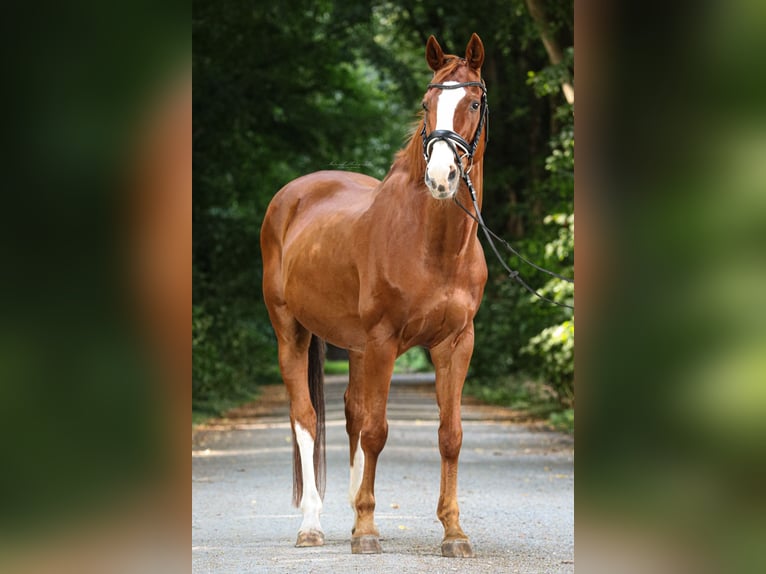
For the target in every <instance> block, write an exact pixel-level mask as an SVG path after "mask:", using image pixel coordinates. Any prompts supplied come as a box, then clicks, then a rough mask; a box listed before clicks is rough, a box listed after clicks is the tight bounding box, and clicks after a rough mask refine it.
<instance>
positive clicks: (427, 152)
mask: <svg viewBox="0 0 766 574" xmlns="http://www.w3.org/2000/svg"><path fill="white" fill-rule="evenodd" d="M471 86H474V87H477V88H481V108H480V111H479V113H480V116H479V125H478V126H477V127H476V133H475V134H474V136H473V141H472V142H471V143H468V142H467V141H466V140H465V139H463V137H462V136H461V135H460V134H459V133H457V132H453V131H452V130H433V131H432V132H431V133H429V134H426V130H427V129H428V126H427V119H428V114H426V116H425V117H423V129H422V130H421V132H420V136H421V137H422V138H423V157H424V158H425V160H426V163H428V162H429V161H431V150H432V149H433V146H434V144H435V143H436V142H437V141H443V142H445V143H446V144H447V145H448V146H449V147H450V149H451V150H452V153H453V154H454V155H455V159H456V160H457V164H458V166H459V167H460V172H461V175H463V174H464V173H469V172H470V171H471V168H472V167H473V156H474V154H475V153H476V148H478V147H479V141H480V138H481V134H482V133H484V143H485V144H486V143H487V141H489V128H488V126H487V120H488V116H489V106H488V105H487V87H486V86H485V85H484V81H480V82H459V83H457V84H428V88H429V89H430V88H439V89H442V90H456V89H457V88H466V87H471ZM458 148H459V149H460V150H462V151H463V155H462V156H461V155H460V152H459V151H458ZM465 158H468V169H466V170H465V171H464V170H463V160H464V159H465Z"/></svg>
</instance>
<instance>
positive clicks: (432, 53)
mask: <svg viewBox="0 0 766 574" xmlns="http://www.w3.org/2000/svg"><path fill="white" fill-rule="evenodd" d="M426 61H427V62H428V67H429V68H431V69H432V70H433V71H434V72H437V71H439V70H440V69H441V67H442V66H443V65H444V51H443V50H442V47H441V46H440V45H439V42H437V41H436V38H434V36H433V34H432V35H431V36H429V38H428V42H427V43H426Z"/></svg>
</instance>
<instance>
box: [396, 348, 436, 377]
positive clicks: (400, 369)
mask: <svg viewBox="0 0 766 574" xmlns="http://www.w3.org/2000/svg"><path fill="white" fill-rule="evenodd" d="M433 370H434V368H433V365H431V363H430V361H429V360H428V356H427V355H426V351H425V350H424V349H423V348H422V347H412V349H409V350H408V351H406V352H405V353H404V354H403V355H401V356H400V357H399V358H397V359H396V362H395V363H394V372H395V373H427V372H429V371H433Z"/></svg>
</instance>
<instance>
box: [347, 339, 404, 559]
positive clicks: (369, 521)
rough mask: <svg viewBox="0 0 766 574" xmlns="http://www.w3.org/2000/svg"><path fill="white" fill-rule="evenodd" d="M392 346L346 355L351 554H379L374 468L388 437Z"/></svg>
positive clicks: (379, 346)
mask: <svg viewBox="0 0 766 574" xmlns="http://www.w3.org/2000/svg"><path fill="white" fill-rule="evenodd" d="M395 358H396V345H395V344H393V343H389V342H386V343H383V344H381V343H379V342H376V343H375V344H374V345H373V344H369V343H368V345H367V347H366V349H365V351H364V353H354V352H352V353H350V355H349V359H350V361H349V362H350V365H349V367H350V377H349V386H348V390H347V391H346V397H345V398H346V430H347V432H348V438H349V446H350V461H351V480H350V486H349V498H350V501H351V507H352V508H353V509H354V528H353V530H352V531H351V552H352V553H354V554H377V553H379V552H381V547H380V533H379V532H378V529H377V527H376V526H375V520H374V512H375V469H376V466H377V462H378V455H379V454H380V452H381V451H382V450H383V446H384V445H385V444H386V439H387V437H388V421H386V402H387V400H388V390H389V386H390V384H391V373H392V372H393V368H394V359H395Z"/></svg>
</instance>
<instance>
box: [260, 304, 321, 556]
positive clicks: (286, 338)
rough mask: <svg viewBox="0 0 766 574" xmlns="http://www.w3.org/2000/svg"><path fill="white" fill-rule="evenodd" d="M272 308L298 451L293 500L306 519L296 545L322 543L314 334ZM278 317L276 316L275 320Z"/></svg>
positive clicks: (296, 451) (317, 544) (285, 313)
mask: <svg viewBox="0 0 766 574" xmlns="http://www.w3.org/2000/svg"><path fill="white" fill-rule="evenodd" d="M270 311H273V312H272V313H271V315H272V323H273V324H274V326H275V327H274V329H275V331H276V332H277V340H278V343H279V368H280V370H281V371H282V379H283V380H284V383H285V386H286V387H287V393H288V395H289V397H290V423H291V424H292V428H293V441H294V442H293V447H294V450H295V460H294V461H293V465H294V477H293V480H294V483H293V503H294V504H295V505H296V506H298V505H299V506H300V509H301V511H302V513H303V522H302V523H301V526H300V529H299V530H298V540H297V541H296V543H295V545H296V546H321V545H323V544H324V533H323V532H322V526H321V525H320V523H319V514H320V512H321V511H322V498H321V496H320V494H319V491H318V489H317V481H316V471H317V470H318V469H316V468H315V463H314V441H315V440H317V436H316V429H317V414H316V411H315V409H314V407H313V405H312V404H311V396H310V393H309V386H308V353H309V345H310V342H311V333H310V332H309V331H308V330H306V329H305V328H304V327H303V326H302V325H300V324H299V323H298V322H297V321H296V320H295V319H292V318H290V317H289V315H288V314H287V311H286V310H285V309H284V307H280V308H277V309H273V310H272V309H270ZM275 319H277V320H276V321H275Z"/></svg>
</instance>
